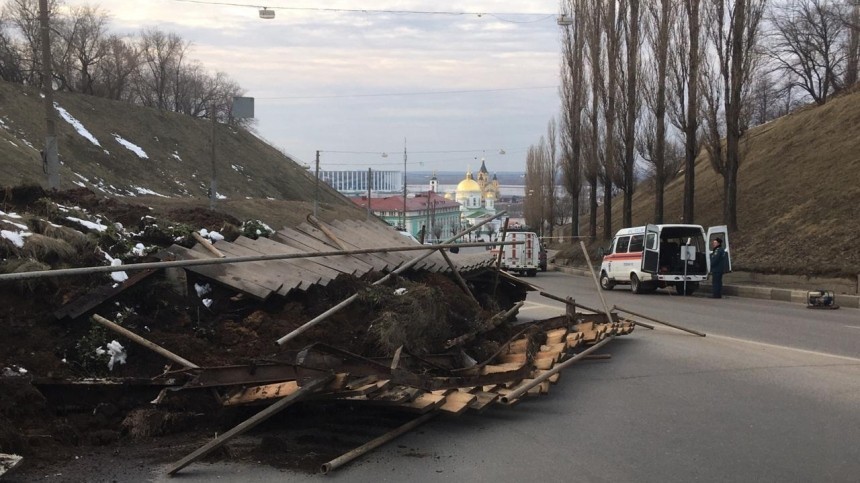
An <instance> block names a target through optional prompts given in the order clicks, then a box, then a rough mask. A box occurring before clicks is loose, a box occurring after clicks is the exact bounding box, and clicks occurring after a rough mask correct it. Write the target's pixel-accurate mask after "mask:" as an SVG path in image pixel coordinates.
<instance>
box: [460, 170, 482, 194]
mask: <svg viewBox="0 0 860 483" xmlns="http://www.w3.org/2000/svg"><path fill="white" fill-rule="evenodd" d="M470 192H477V193H480V192H481V185H479V184H478V182H477V181H475V180H474V179H472V171H467V172H466V179H464V180H463V181H460V184H458V185H457V194H460V193H470Z"/></svg>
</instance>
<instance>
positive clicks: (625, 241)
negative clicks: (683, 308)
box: [600, 225, 732, 295]
mask: <svg viewBox="0 0 860 483" xmlns="http://www.w3.org/2000/svg"><path fill="white" fill-rule="evenodd" d="M714 238H722V240H723V245H722V246H723V248H724V249H725V251H726V255H728V271H731V269H732V262H731V260H732V259H731V256H730V249H729V232H728V230H727V229H726V226H724V225H722V226H714V227H711V228H708V231H707V233H706V232H705V229H704V228H702V226H701V225H647V226H637V227H633V228H624V229H622V230H619V231H618V233H616V234H615V237H614V238H613V239H612V244H611V245H609V248H608V249H606V250H604V249H602V248H601V251H602V252H603V253H602V256H603V263H601V265H600V286H601V287H602V288H603V289H604V290H612V288H613V287H615V285H619V284H624V285H627V284H629V285H630V288H631V290H632V291H633V293H637V294H638V293H646V292H653V291H655V290H657V289H658V288H665V287H667V286H669V285H672V286H674V287H675V290H676V291H677V292H678V293H679V294H685V295H690V294H692V293H693V292H695V291H696V289H698V288H699V283H700V282H703V281H705V280H707V279H708V275H709V274H710V273H711V257H710V255H711V243H710V242H711V240H713V239H714Z"/></svg>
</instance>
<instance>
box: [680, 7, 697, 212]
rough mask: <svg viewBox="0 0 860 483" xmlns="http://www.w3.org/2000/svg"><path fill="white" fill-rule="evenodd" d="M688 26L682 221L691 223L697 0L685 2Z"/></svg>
mask: <svg viewBox="0 0 860 483" xmlns="http://www.w3.org/2000/svg"><path fill="white" fill-rule="evenodd" d="M687 8H688V10H687V17H688V20H689V21H688V27H689V31H690V52H689V55H690V57H689V63H690V78H689V80H688V82H689V88H688V89H687V129H686V131H685V132H684V137H685V143H684V144H685V149H684V152H685V157H684V219H683V221H684V223H693V221H694V219H695V194H696V156H697V155H698V154H699V146H698V143H697V142H696V141H697V139H696V134H697V132H698V130H699V124H698V115H699V62H700V60H701V59H700V58H699V0H689V1H688V3H687Z"/></svg>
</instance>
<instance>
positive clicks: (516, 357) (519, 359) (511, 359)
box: [498, 352, 528, 365]
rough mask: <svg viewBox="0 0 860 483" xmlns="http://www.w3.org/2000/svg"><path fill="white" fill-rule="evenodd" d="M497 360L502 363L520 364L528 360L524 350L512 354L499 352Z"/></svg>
mask: <svg viewBox="0 0 860 483" xmlns="http://www.w3.org/2000/svg"><path fill="white" fill-rule="evenodd" d="M498 359H499V362H500V363H502V364H509V363H519V364H520V365H522V364H525V362H526V361H527V360H528V355H527V354H526V353H525V352H518V353H513V354H501V355H499V357H498Z"/></svg>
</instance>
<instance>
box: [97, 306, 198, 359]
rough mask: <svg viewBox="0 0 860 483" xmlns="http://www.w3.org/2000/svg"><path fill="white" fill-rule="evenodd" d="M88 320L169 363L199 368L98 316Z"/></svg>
mask: <svg viewBox="0 0 860 483" xmlns="http://www.w3.org/2000/svg"><path fill="white" fill-rule="evenodd" d="M90 319H92V321H93V322H96V323H98V324H100V325H102V326H103V327H105V328H107V329H109V330H112V331H114V332H116V333H117V334H119V335H121V336H123V337H125V338H127V339H129V340H131V341H132V342H135V343H137V344H140V345H142V346H143V347H146V348H147V349H149V350H151V351H153V352H156V353H158V354H159V355H162V356H164V357H165V358H167V359H169V360H171V361H173V362H175V363H177V364H179V365H181V366H183V367H187V368H189V369H198V368H199V367H200V366H198V365H197V364H195V363H193V362H190V361H188V360H186V359H183V358H182V357H179V356H178V355H176V354H174V353H173V352H170V351H169V350H167V349H165V348H164V347H161V346H160V345H158V344H155V343H153V342H150V341H148V340H146V339H144V338H143V337H141V336H139V335H137V334H135V333H134V332H132V331H130V330H128V329H126V328H125V327H122V326H120V325H119V324H117V323H116V322H112V321H110V320H108V319H106V318H104V317H102V316H101V315H99V314H93V316H92V317H90Z"/></svg>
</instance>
